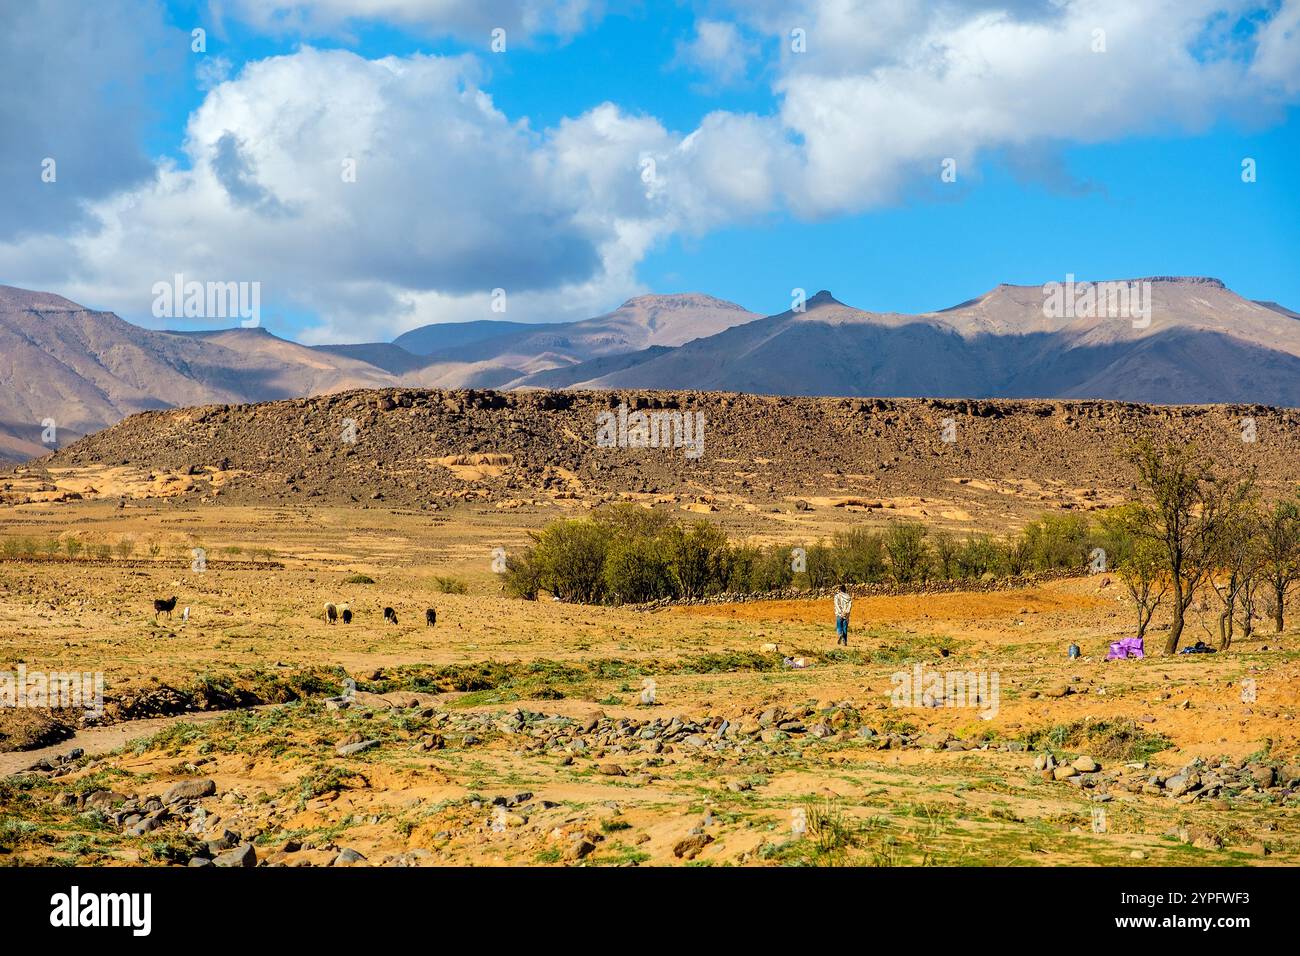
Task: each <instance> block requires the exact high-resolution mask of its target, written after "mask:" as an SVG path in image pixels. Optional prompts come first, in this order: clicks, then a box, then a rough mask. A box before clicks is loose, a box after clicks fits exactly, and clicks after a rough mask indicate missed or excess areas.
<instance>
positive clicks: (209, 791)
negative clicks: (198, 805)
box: [162, 779, 217, 804]
mask: <svg viewBox="0 0 1300 956" xmlns="http://www.w3.org/2000/svg"><path fill="white" fill-rule="evenodd" d="M216 792H217V784H216V781H214V780H209V779H200V780H181V781H180V782H178V783H174V784H172V785H171V786H170V787H168V788H167V792H166V793H164V794H163V798H162V802H163V803H168V804H171V803H180V801H182V800H199V799H202V798H203V797H210V796H212V795H213V794H214V793H216Z"/></svg>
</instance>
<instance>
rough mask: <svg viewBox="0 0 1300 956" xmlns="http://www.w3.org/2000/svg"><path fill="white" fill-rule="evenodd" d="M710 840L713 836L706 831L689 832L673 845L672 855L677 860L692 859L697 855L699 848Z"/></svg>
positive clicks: (703, 846) (701, 848) (710, 841)
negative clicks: (688, 834) (689, 833)
mask: <svg viewBox="0 0 1300 956" xmlns="http://www.w3.org/2000/svg"><path fill="white" fill-rule="evenodd" d="M712 842H713V837H711V836H709V835H708V834H707V833H694V834H691V835H690V836H686V837H683V838H682V839H680V840H678V841H677V842H676V843H675V844H674V845H673V856H675V857H677V858H678V859H679V860H693V859H695V858H696V857H697V856H699V854H700V851H701V850H703V849H704V848H705V847H706V846H708V845H709V844H710V843H712Z"/></svg>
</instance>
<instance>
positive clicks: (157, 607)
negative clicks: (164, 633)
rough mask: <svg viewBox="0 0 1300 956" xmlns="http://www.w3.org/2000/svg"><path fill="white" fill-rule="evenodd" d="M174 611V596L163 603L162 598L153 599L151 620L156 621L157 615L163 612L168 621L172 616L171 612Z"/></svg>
mask: <svg viewBox="0 0 1300 956" xmlns="http://www.w3.org/2000/svg"><path fill="white" fill-rule="evenodd" d="M174 610H176V595H174V594H173V595H172V596H171V597H169V598H168V599H167V600H165V601H164V600H163V599H162V598H154V602H153V619H154V620H155V621H156V620H158V615H159V614H161V613H162V612H163V611H166V612H167V617H168V619H170V618H171V616H172V611H174Z"/></svg>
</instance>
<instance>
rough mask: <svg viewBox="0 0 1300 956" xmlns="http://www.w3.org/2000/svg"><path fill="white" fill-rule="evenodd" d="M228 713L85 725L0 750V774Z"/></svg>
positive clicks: (94, 753)
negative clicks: (58, 739) (62, 735)
mask: <svg viewBox="0 0 1300 956" xmlns="http://www.w3.org/2000/svg"><path fill="white" fill-rule="evenodd" d="M266 706H268V707H276V706H279V705H278V704H267V705H266ZM254 709H255V710H256V709H260V708H254ZM228 713H230V711H228V710H209V711H194V712H190V713H185V714H176V715H175V716H173V717H149V718H146V719H145V720H126V721H123V722H122V723H118V724H108V725H107V726H104V727H87V728H86V729H84V730H81V731H79V732H78V733H77V734H75V735H74V736H72V737H70V738H68V739H67V740H65V741H63V742H62V743H57V744H51V745H50V746H48V747H38V748H37V749H35V750H11V751H9V752H8V753H0V777H7V776H9V775H10V774H14V773H18V772H19V771H21V770H26V769H27V768H28V767H30V766H31V765H32V764H34V763H36V762H37V761H38V760H40V759H42V758H43V757H48V758H50V759H54V758H55V757H61V756H63V755H64V754H66V753H69V752H70V751H73V750H76V749H77V748H78V747H80V748H81V749H83V750H84V751H86V753H88V754H90V755H91V756H92V757H93V756H98V755H100V754H106V753H109V752H110V751H113V750H116V749H117V748H118V747H121V746H123V745H124V744H126V743H128V742H129V741H132V740H135V739H136V738H137V737H148V736H149V735H151V734H155V733H157V732H158V731H160V730H162V729H163V728H165V727H170V726H171V725H172V724H176V723H180V722H181V721H187V722H189V723H192V724H199V723H203V722H205V721H209V720H214V719H215V718H217V717H221V716H224V715H225V714H228Z"/></svg>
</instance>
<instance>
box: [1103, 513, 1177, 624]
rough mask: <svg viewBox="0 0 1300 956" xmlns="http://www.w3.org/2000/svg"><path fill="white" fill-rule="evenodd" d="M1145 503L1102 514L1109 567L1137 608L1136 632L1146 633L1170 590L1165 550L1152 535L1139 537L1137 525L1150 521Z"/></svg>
mask: <svg viewBox="0 0 1300 956" xmlns="http://www.w3.org/2000/svg"><path fill="white" fill-rule="evenodd" d="M1142 508H1143V506H1142V505H1137V504H1131V505H1123V506H1121V507H1119V508H1113V509H1111V510H1110V511H1108V512H1106V513H1104V514H1103V515H1102V516H1101V528H1102V532H1103V537H1102V540H1101V544H1102V547H1103V548H1104V550H1105V552H1106V555H1105V557H1106V567H1107V568H1108V569H1110V570H1113V571H1114V572H1115V573H1116V574H1117V575H1118V576H1119V579H1120V581H1121V582H1123V584H1124V589H1125V590H1126V591H1128V596H1129V598H1130V600H1132V601H1133V606H1134V608H1135V610H1136V611H1137V636H1138V637H1140V638H1142V637H1145V636H1146V632H1147V627H1148V626H1149V625H1150V624H1151V618H1152V616H1153V615H1154V614H1155V612H1156V608H1158V607H1159V606H1160V602H1161V601H1162V600H1163V599H1164V596H1165V593H1166V591H1168V588H1169V585H1168V582H1169V576H1168V574H1166V573H1165V568H1164V552H1163V550H1162V549H1161V548H1160V546H1159V545H1158V544H1157V543H1156V542H1155V541H1152V540H1151V539H1149V538H1145V537H1138V536H1137V534H1136V529H1138V528H1141V527H1144V526H1147V525H1149V523H1150V521H1151V519H1150V516H1148V515H1145V514H1142Z"/></svg>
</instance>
